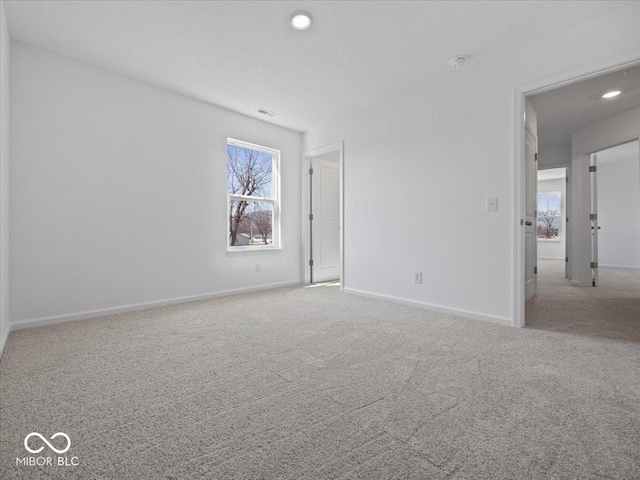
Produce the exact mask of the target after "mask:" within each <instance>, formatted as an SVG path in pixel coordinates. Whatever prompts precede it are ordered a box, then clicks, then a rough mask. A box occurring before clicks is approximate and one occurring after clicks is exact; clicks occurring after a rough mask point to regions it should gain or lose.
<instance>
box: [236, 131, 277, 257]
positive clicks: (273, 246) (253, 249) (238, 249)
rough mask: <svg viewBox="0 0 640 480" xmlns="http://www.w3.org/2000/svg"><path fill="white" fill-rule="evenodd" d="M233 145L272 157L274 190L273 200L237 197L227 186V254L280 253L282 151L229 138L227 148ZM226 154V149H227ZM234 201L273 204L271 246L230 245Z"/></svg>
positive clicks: (244, 196)
mask: <svg viewBox="0 0 640 480" xmlns="http://www.w3.org/2000/svg"><path fill="white" fill-rule="evenodd" d="M229 145H232V146H234V147H238V148H244V149H247V150H253V151H256V152H261V153H266V154H267V155H271V184H272V188H273V198H270V197H255V196H252V195H235V194H230V193H228V188H229V186H228V185H227V204H226V209H225V216H226V220H225V222H226V225H227V227H226V239H225V240H226V244H227V253H240V252H245V253H246V252H259V251H269V250H271V251H274V250H275V251H278V250H281V249H282V242H281V235H280V218H281V214H280V150H278V149H275V148H271V147H265V146H263V145H258V144H255V143H250V142H245V141H243V140H238V139H235V138H230V137H228V138H227V143H226V147H228V146H229ZM225 152H226V148H225ZM226 169H227V178H228V175H229V159H228V157H227V164H226ZM232 200H236V201H249V202H262V203H269V204H271V207H272V210H273V225H272V228H271V245H234V246H231V245H229V235H230V231H229V227H230V226H229V203H230V202H231V201H232Z"/></svg>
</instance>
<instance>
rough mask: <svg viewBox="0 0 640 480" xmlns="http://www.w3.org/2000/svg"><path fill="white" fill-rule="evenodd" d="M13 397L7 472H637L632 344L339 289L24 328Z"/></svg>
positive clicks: (7, 397) (10, 355)
mask: <svg viewBox="0 0 640 480" xmlns="http://www.w3.org/2000/svg"><path fill="white" fill-rule="evenodd" d="M565 313H567V312H565V311H564V310H563V311H561V312H559V311H557V310H556V311H555V312H554V315H556V316H561V315H564V314H565ZM637 321H638V318H636V324H635V325H633V327H634V328H635V329H638V328H640V326H639V325H638V324H637ZM625 325H627V327H630V325H628V324H627V323H625ZM635 335H637V334H636V333H633V334H632V333H629V334H628V336H627V337H626V338H636V337H635ZM0 389H1V398H0V414H1V421H2V430H1V433H0V461H1V463H0V478H3V479H7V478H83V479H85V478H91V479H93V478H109V479H128V478H132V479H163V478H164V479H178V478H180V479H196V478H213V479H275V478H279V479H337V478H343V479H356V478H359V479H447V478H449V479H485V478H486V479H521V478H522V479H527V478H532V479H533V478H563V479H564V478H567V479H568V478H571V479H573V478H580V479H596V478H620V479H632V478H639V477H640V448H638V446H639V445H640V346H639V344H638V343H636V342H634V341H628V340H625V339H622V338H619V339H613V338H605V337H603V336H600V335H595V336H589V335H585V334H580V335H569V334H567V333H563V332H559V331H545V330H536V329H526V328H525V329H513V328H508V327H501V326H497V325H491V324H487V323H482V322H477V321H471V320H464V319H459V318H456V317H452V316H448V315H443V314H438V313H430V312H426V311H423V310H420V309H416V308H411V307H406V306H399V305H393V304H388V303H384V302H381V301H376V300H371V299H365V298H358V297H354V296H350V295H340V294H339V292H338V291H337V288H336V287H315V288H302V287H295V288H287V289H279V290H274V291H269V292H260V293H255V294H248V295H240V296H235V297H228V298H220V299H215V300H209V301H201V302H196V303H191V304H183V305H177V306H169V307H163V308H158V309H153V310H147V311H141V312H135V313H128V314H121V315H114V316H110V317H104V318H99V319H92V320H86V321H79V322H71V323H66V324H60V325H56V326H50V327H41V328H35V329H30V330H21V331H16V332H13V333H12V334H11V337H10V339H9V342H8V346H7V349H6V352H5V355H4V357H3V358H2V361H1V362H0ZM34 431H35V432H40V433H42V434H43V435H44V436H45V437H47V438H50V437H51V435H53V434H54V433H55V432H60V431H62V432H65V433H66V434H68V435H69V437H70V439H71V448H70V449H69V451H68V452H66V453H65V455H66V456H68V457H71V456H74V457H77V458H78V462H79V465H78V466H75V467H74V466H70V467H58V466H50V467H49V466H44V467H37V466H34V467H28V466H22V465H20V466H16V457H20V458H21V457H24V456H25V455H26V454H27V452H26V451H25V448H24V446H23V441H24V438H25V436H26V435H27V434H28V433H30V432H34ZM59 440H60V438H58V439H56V441H59ZM56 441H54V442H53V443H54V445H57V448H62V447H63V446H64V441H63V442H62V444H60V443H57V444H56V443H55V442H56ZM30 445H31V448H37V447H38V446H43V445H44V443H43V442H42V441H39V440H38V439H37V438H36V439H32V440H31V441H30ZM47 454H48V455H51V451H50V450H48V448H47V447H46V446H45V450H44V451H43V452H42V453H41V455H47Z"/></svg>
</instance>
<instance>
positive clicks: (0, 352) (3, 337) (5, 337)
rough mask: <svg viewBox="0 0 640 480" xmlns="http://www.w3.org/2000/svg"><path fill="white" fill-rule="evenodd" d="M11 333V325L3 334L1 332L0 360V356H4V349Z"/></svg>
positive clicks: (0, 357)
mask: <svg viewBox="0 0 640 480" xmlns="http://www.w3.org/2000/svg"><path fill="white" fill-rule="evenodd" d="M10 333H11V325H9V328H7V329H6V331H5V332H2V334H1V335H0V359H2V355H3V354H4V347H6V346H7V340H9V334H10Z"/></svg>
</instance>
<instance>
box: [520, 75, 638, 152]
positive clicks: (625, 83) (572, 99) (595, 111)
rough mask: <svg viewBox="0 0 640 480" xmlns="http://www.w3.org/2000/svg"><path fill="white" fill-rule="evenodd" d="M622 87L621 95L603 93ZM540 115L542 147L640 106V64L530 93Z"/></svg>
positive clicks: (568, 138)
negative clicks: (605, 96)
mask: <svg viewBox="0 0 640 480" xmlns="http://www.w3.org/2000/svg"><path fill="white" fill-rule="evenodd" d="M612 90H620V91H622V93H621V94H620V95H618V96H617V97H614V98H610V99H603V98H602V95H603V94H604V93H606V92H610V91H612ZM529 100H530V101H531V104H532V105H533V108H534V110H535V111H536V114H537V116H538V146H539V147H540V148H544V147H550V146H555V145H563V144H570V143H571V133H572V132H575V131H577V130H581V129H583V128H585V127H588V126H589V125H593V124H594V123H598V122H600V121H602V120H605V119H607V118H610V117H613V116H615V115H619V114H621V113H623V112H626V111H627V110H631V109H633V108H637V107H640V66H637V67H633V68H628V69H625V70H620V71H618V72H613V73H609V74H607V75H601V76H599V77H594V78H590V79H588V80H584V81H582V82H578V83H574V84H572V85H567V86H565V87H560V88H556V89H554V90H550V91H548V92H544V93H540V94H538V95H534V96H532V97H529Z"/></svg>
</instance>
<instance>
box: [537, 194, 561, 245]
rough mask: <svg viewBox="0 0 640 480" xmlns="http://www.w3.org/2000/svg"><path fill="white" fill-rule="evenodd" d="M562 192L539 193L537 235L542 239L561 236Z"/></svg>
mask: <svg viewBox="0 0 640 480" xmlns="http://www.w3.org/2000/svg"><path fill="white" fill-rule="evenodd" d="M560 200H561V198H560V192H549V193H539V194H538V215H537V229H536V231H537V237H538V239H541V240H558V239H559V238H560V218H561V211H560Z"/></svg>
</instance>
